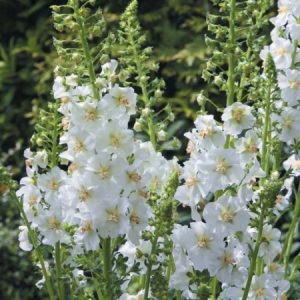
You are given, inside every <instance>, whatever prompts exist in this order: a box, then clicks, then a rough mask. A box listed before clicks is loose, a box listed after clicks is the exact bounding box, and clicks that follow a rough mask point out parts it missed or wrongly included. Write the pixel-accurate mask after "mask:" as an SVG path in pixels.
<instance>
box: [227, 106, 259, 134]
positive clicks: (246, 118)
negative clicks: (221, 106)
mask: <svg viewBox="0 0 300 300" xmlns="http://www.w3.org/2000/svg"><path fill="white" fill-rule="evenodd" d="M251 110H252V109H251V107H250V106H248V105H245V104H242V103H240V102H235V103H233V104H232V105H230V106H227V107H226V108H225V110H224V113H223V115H222V120H223V121H224V130H225V132H226V133H227V134H232V135H238V134H240V133H241V132H242V131H243V130H245V129H249V128H251V127H252V126H253V124H254V122H255V118H254V116H253V115H252V114H251Z"/></svg>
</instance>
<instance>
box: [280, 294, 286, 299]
mask: <svg viewBox="0 0 300 300" xmlns="http://www.w3.org/2000/svg"><path fill="white" fill-rule="evenodd" d="M280 300H288V296H287V295H286V294H282V295H281V298H280Z"/></svg>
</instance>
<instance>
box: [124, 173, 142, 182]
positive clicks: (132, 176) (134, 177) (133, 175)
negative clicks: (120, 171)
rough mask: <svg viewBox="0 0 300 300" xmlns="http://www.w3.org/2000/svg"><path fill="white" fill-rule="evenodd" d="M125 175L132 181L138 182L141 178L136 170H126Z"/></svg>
mask: <svg viewBox="0 0 300 300" xmlns="http://www.w3.org/2000/svg"><path fill="white" fill-rule="evenodd" d="M127 176H128V178H129V180H130V181H133V182H139V181H140V180H141V178H142V177H141V176H140V175H139V174H138V173H137V172H127Z"/></svg>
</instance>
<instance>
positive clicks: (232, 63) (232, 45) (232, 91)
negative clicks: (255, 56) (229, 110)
mask: <svg viewBox="0 0 300 300" xmlns="http://www.w3.org/2000/svg"><path fill="white" fill-rule="evenodd" d="M235 10H236V0H231V3H230V18H229V45H230V53H229V55H228V72H227V75H228V83H227V84H228V91H227V103H226V106H230V105H231V104H232V103H233V102H234V94H235V89H234V80H235V76H234V69H235V53H234V51H235V46H236V37H235Z"/></svg>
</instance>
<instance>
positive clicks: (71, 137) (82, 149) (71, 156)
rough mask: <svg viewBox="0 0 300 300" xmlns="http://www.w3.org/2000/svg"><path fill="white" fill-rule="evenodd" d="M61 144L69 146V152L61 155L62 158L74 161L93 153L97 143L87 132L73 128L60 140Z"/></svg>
mask: <svg viewBox="0 0 300 300" xmlns="http://www.w3.org/2000/svg"><path fill="white" fill-rule="evenodd" d="M60 144H67V145H68V150H66V151H64V152H62V153H61V154H60V157H61V158H64V159H67V160H69V161H74V160H75V159H76V158H79V159H80V158H81V157H83V156H87V155H89V153H90V152H91V153H93V150H94V149H95V141H94V139H93V138H92V137H91V135H89V134H88V133H87V132H86V131H84V130H82V129H80V128H79V127H73V128H72V129H70V130H69V131H68V132H66V133H65V134H64V135H63V136H61V138H60Z"/></svg>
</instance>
